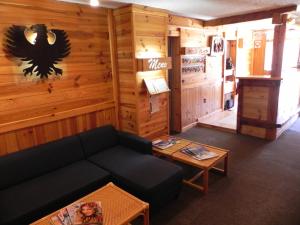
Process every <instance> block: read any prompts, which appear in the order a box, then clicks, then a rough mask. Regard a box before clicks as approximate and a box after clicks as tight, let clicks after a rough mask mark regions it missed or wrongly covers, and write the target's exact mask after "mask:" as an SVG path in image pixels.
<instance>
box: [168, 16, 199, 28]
mask: <svg viewBox="0 0 300 225" xmlns="http://www.w3.org/2000/svg"><path fill="white" fill-rule="evenodd" d="M203 23H204V22H203V21H202V20H199V19H192V18H187V17H182V16H175V15H169V21H168V24H169V25H173V26H176V27H192V28H202V27H203Z"/></svg>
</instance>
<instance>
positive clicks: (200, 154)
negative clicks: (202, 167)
mask: <svg viewBox="0 0 300 225" xmlns="http://www.w3.org/2000/svg"><path fill="white" fill-rule="evenodd" d="M181 152H182V153H184V154H186V155H189V156H191V157H193V158H194V159H197V160H204V159H210V158H214V157H217V156H218V154H217V153H215V152H212V151H209V150H207V148H205V147H204V146H201V145H199V146H195V147H185V148H183V149H181Z"/></svg>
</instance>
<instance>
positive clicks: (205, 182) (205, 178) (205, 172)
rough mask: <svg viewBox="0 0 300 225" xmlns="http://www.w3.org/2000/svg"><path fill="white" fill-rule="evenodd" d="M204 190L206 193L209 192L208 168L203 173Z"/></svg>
mask: <svg viewBox="0 0 300 225" xmlns="http://www.w3.org/2000/svg"><path fill="white" fill-rule="evenodd" d="M203 192H204V193H205V194H207V192H208V169H205V170H204V173H203Z"/></svg>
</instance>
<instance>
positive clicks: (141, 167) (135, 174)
mask: <svg viewBox="0 0 300 225" xmlns="http://www.w3.org/2000/svg"><path fill="white" fill-rule="evenodd" d="M88 160H90V161H91V162H93V163H95V164H96V165H98V166H100V167H102V168H104V169H105V170H108V171H109V172H111V174H112V176H113V181H114V182H115V183H116V184H118V185H120V186H121V187H123V188H124V189H126V190H127V191H129V192H131V193H132V194H133V195H136V196H137V197H139V198H141V199H143V200H145V201H148V202H149V203H150V204H152V205H151V207H155V205H158V204H159V203H160V202H161V199H160V198H161V197H162V196H164V195H168V192H170V193H172V195H173V196H172V197H174V195H176V194H178V192H179V189H180V187H181V183H182V177H183V174H182V169H181V168H180V167H179V166H177V165H175V164H173V163H170V162H167V161H164V160H162V159H159V158H157V157H154V156H152V155H147V154H140V153H138V152H136V151H134V150H131V149H129V148H126V147H123V146H120V145H118V146H115V147H113V148H110V149H108V150H106V151H103V152H100V153H98V154H95V155H93V156H91V157H89V158H88ZM172 197H170V198H172Z"/></svg>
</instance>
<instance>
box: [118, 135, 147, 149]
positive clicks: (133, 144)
mask: <svg viewBox="0 0 300 225" xmlns="http://www.w3.org/2000/svg"><path fill="white" fill-rule="evenodd" d="M118 135H119V144H120V145H122V146H125V147H127V148H130V149H133V150H135V151H138V152H140V153H144V154H152V142H151V141H149V140H147V139H145V138H142V137H139V136H137V135H135V134H130V133H126V132H123V131H119V132H118Z"/></svg>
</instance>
